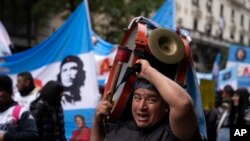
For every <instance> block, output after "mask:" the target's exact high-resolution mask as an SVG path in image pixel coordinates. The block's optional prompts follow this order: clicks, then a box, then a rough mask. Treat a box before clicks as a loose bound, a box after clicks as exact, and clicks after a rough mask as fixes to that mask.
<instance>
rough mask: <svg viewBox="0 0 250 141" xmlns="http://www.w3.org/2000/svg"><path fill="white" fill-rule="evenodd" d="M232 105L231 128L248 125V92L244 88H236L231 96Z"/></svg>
mask: <svg viewBox="0 0 250 141" xmlns="http://www.w3.org/2000/svg"><path fill="white" fill-rule="evenodd" d="M232 99H233V103H232V108H231V114H230V123H231V125H232V126H238V127H239V126H245V125H248V123H249V121H248V120H249V119H247V118H246V117H247V116H248V114H249V113H247V111H249V106H250V105H249V92H248V90H247V89H246V88H238V89H237V90H236V91H235V93H234V95H233V98H232Z"/></svg>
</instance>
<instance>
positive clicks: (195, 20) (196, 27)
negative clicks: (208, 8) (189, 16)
mask: <svg viewBox="0 0 250 141" xmlns="http://www.w3.org/2000/svg"><path fill="white" fill-rule="evenodd" d="M193 29H194V30H197V29H198V19H196V18H195V19H194V25H193Z"/></svg>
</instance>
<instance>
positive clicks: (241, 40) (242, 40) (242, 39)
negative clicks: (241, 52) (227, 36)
mask: <svg viewBox="0 0 250 141" xmlns="http://www.w3.org/2000/svg"><path fill="white" fill-rule="evenodd" d="M240 43H241V44H244V35H243V34H242V33H241V34H240Z"/></svg>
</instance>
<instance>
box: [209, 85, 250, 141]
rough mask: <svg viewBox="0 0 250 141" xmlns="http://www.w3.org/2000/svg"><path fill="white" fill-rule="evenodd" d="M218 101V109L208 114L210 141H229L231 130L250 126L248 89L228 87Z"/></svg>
mask: <svg viewBox="0 0 250 141" xmlns="http://www.w3.org/2000/svg"><path fill="white" fill-rule="evenodd" d="M217 95H218V96H219V98H218V99H216V107H215V108H214V109H211V110H210V111H207V112H206V121H207V131H208V140H209V141H229V140H230V129H231V128H233V127H246V126H250V96H249V91H248V89H247V88H244V87H241V88H237V89H235V90H234V89H233V87H232V86H231V85H226V86H225V87H224V88H223V89H222V90H221V91H218V93H217Z"/></svg>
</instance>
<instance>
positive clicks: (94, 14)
mask: <svg viewBox="0 0 250 141" xmlns="http://www.w3.org/2000/svg"><path fill="white" fill-rule="evenodd" d="M162 3H163V0H122V1H121V0H119V1H118V0H89V11H90V15H91V16H90V17H91V23H92V28H93V30H94V31H95V32H97V33H98V34H99V35H100V36H102V37H103V38H104V39H105V40H107V41H109V42H111V43H119V41H120V39H121V37H122V35H123V33H124V32H123V29H124V28H126V27H127V26H128V24H129V22H130V21H131V20H132V19H133V18H134V17H138V16H144V17H147V18H150V14H152V13H153V12H154V11H156V10H157V9H158V8H159V7H160V6H161V4H162Z"/></svg>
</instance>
